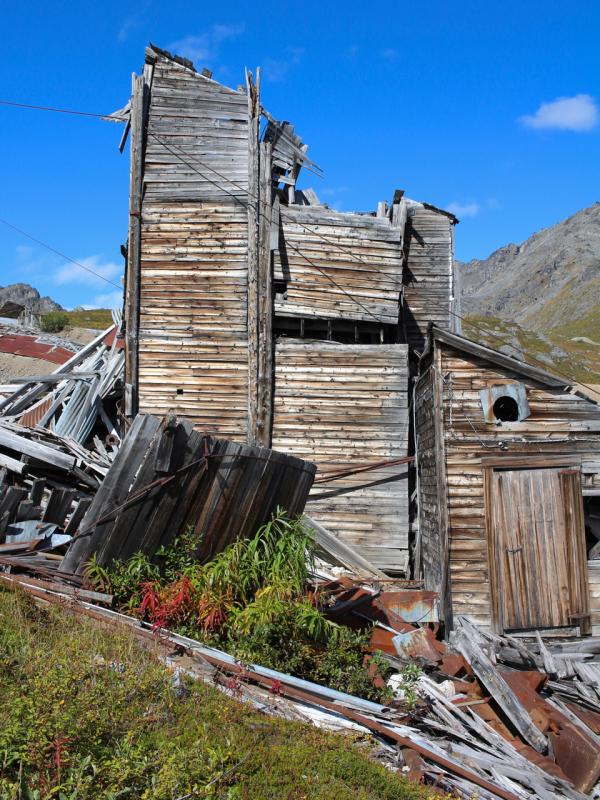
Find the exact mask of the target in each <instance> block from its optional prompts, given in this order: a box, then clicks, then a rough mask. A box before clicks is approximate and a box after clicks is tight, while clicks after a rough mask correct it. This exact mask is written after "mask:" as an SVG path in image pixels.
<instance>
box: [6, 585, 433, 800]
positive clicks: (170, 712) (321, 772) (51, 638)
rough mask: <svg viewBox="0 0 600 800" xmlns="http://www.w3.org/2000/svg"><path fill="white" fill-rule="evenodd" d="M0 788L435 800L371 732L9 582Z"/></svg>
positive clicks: (41, 795)
mask: <svg viewBox="0 0 600 800" xmlns="http://www.w3.org/2000/svg"><path fill="white" fill-rule="evenodd" d="M0 692H1V697H2V702H1V703H0V797H2V798H3V800H50V799H51V798H52V799H53V800H116V799H117V798H127V799H129V800H138V798H139V799H140V800H150V798H152V800H174V798H184V797H185V798H186V800H194V799H195V798H209V799H211V800H212V799H214V800H216V799H217V798H227V800H234V798H235V799H239V800H246V799H247V800H271V799H272V800H280V799H281V798H286V800H303V799H304V798H307V799H308V798H310V800H331V798H336V800H402V799H406V800H426V798H429V797H433V795H431V794H430V793H428V792H427V791H426V790H425V789H423V788H420V787H417V786H414V785H411V784H409V783H407V782H406V781H405V780H404V779H403V778H401V777H399V776H398V775H397V774H396V773H391V772H388V771H387V770H386V769H385V768H383V767H382V766H380V765H378V764H376V763H374V762H373V761H372V760H370V759H369V757H368V756H369V747H370V745H369V742H368V741H365V740H364V739H362V740H361V739H359V738H358V737H356V736H354V737H352V738H351V737H349V736H342V735H340V734H327V733H324V732H322V731H319V730H318V729H316V728H313V727H312V726H309V725H302V724H300V723H292V722H288V721H286V720H282V719H277V718H273V717H267V716H265V715H263V714H260V713H258V712H256V711H254V710H252V709H251V708H250V707H249V706H245V705H243V704H241V703H238V702H236V701H235V700H233V699H230V698H229V697H226V696H225V695H223V694H222V693H221V692H219V691H218V690H216V689H214V688H212V687H210V686H206V685H204V684H200V683H194V682H191V681H187V680H186V679H185V678H184V679H182V680H180V681H174V679H173V676H172V674H171V673H170V672H169V671H168V670H167V669H166V668H165V667H164V666H162V664H161V663H160V662H159V661H158V660H157V659H156V657H155V656H154V654H153V653H152V652H149V651H148V650H147V649H145V648H144V649H143V648H141V647H139V646H138V645H137V643H136V642H135V640H134V639H133V638H132V636H131V634H130V633H129V632H127V631H126V630H125V629H123V630H119V629H117V630H115V629H111V630H108V629H105V628H104V627H99V626H97V625H94V624H92V623H91V622H90V621H89V620H86V619H82V618H78V617H76V616H75V615H73V614H72V612H69V611H68V610H67V609H64V608H55V607H50V608H44V609H41V608H38V607H36V606H35V605H34V604H33V602H32V601H31V599H30V598H29V597H27V596H26V595H23V594H22V593H21V592H19V591H8V590H0Z"/></svg>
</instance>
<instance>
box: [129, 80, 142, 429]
mask: <svg viewBox="0 0 600 800" xmlns="http://www.w3.org/2000/svg"><path fill="white" fill-rule="evenodd" d="M143 109H144V79H143V78H142V77H138V76H137V75H135V73H134V75H133V76H132V81H131V139H130V142H131V144H130V148H131V158H130V167H129V237H128V247H127V273H126V284H125V345H126V347H125V416H126V417H128V418H129V419H132V418H133V417H134V416H135V415H136V413H137V407H138V347H139V321H140V252H141V247H140V245H141V216H142V176H143V163H142V154H143V116H144V114H143Z"/></svg>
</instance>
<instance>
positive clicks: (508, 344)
mask: <svg viewBox="0 0 600 800" xmlns="http://www.w3.org/2000/svg"><path fill="white" fill-rule="evenodd" d="M147 133H148V135H149V136H152V137H153V138H154V139H156V140H157V141H158V142H159V144H161V145H162V146H163V147H165V148H166V149H168V150H169V151H170V152H171V153H172V154H173V155H174V156H175V157H176V158H179V159H180V160H181V161H183V163H185V164H186V165H187V166H188V167H190V169H192V170H193V171H194V172H196V173H197V174H198V175H200V176H201V177H203V178H205V179H206V180H208V181H209V183H212V184H213V186H216V187H217V188H219V189H221V191H223V192H225V194H227V195H229V196H230V197H232V198H234V199H235V200H236V201H238V202H240V203H241V204H242V205H243V206H244V207H245V208H252V209H253V210H254V211H256V213H257V214H258V216H259V217H263V219H265V220H266V217H265V216H264V214H262V213H261V211H260V210H259V209H258V208H257V207H256V206H255V205H253V204H252V203H250V202H249V201H248V202H247V203H245V202H244V201H243V200H241V199H240V198H239V197H238V196H237V195H234V194H233V193H232V192H228V191H227V189H225V188H224V187H223V186H222V185H220V184H219V183H217V182H216V181H213V180H211V179H210V178H209V177H208V176H206V175H204V174H203V173H201V172H200V171H199V170H197V169H195V168H194V167H193V166H192V165H191V164H190V163H189V162H188V161H186V160H185V159H184V158H183V157H182V156H180V155H179V154H178V153H176V152H175V151H174V150H173V149H172V148H171V147H170V145H167V144H166V143H165V142H163V141H162V140H161V138H160V137H159V136H157V135H156V134H154V133H150V131H147ZM197 163H200V164H201V165H202V166H204V167H205V168H207V169H209V170H210V171H211V172H214V173H215V174H216V175H218V176H219V177H221V178H223V179H224V180H226V181H228V182H229V183H231V184H232V185H233V186H234V187H236V188H238V189H240V190H241V191H243V192H246V191H247V190H246V189H244V188H243V187H241V186H240V185H239V184H236V183H235V182H234V181H232V180H231V179H230V178H227V176H225V175H221V173H219V172H217V170H215V169H213V168H212V167H210V166H209V165H208V164H205V163H204V162H202V161H199V160H197ZM268 222H270V220H268ZM297 224H298V225H300V226H301V227H303V228H304V229H305V230H307V231H308V232H309V233H314V234H315V235H317V236H319V238H321V239H323V240H324V241H326V242H327V243H328V244H330V245H331V246H332V247H334V248H338V249H341V246H340V245H339V244H338V243H337V242H334V241H332V240H330V239H328V238H327V237H325V236H322V235H321V234H318V232H317V231H311V230H310V228H308V227H307V226H306V225H303V224H302V223H299V222H297ZM287 246H288V247H291V248H292V250H294V251H295V252H296V253H297V254H298V255H299V256H300V257H301V258H303V259H304V260H305V261H307V262H308V263H309V264H310V265H311V266H313V267H314V268H315V269H317V270H319V272H321V273H322V274H323V275H324V276H325V277H326V278H328V279H329V280H330V281H331V282H332V283H333V284H334V285H335V286H337V287H338V289H340V290H341V291H342V292H344V294H346V295H347V296H348V297H350V299H351V300H352V301H353V302H354V303H357V304H358V305H360V306H361V308H363V309H364V310H365V311H367V312H368V313H369V315H370V316H372V317H373V318H374V319H375V320H377V322H378V323H380V324H381V320H380V319H379V318H378V317H375V315H374V314H373V313H372V312H371V311H369V309H367V308H366V306H364V305H363V304H362V303H361V302H360V301H359V300H357V299H356V298H355V297H353V296H352V295H351V294H350V293H349V292H347V291H346V290H345V289H343V288H342V287H341V286H340V285H339V284H338V283H337V282H336V281H335V280H334V279H333V278H332V277H331V275H329V274H328V273H326V272H325V271H324V270H322V269H321V268H320V267H319V266H318V265H317V264H315V263H314V262H313V261H311V260H310V259H309V258H308V257H307V256H305V255H304V253H302V252H301V251H300V250H298V249H297V248H296V247H294V245H292V244H290V243H287ZM354 258H355V260H357V261H359V262H360V263H366V262H363V261H362V259H360V258H359V257H358V256H354ZM370 271H371V272H376V273H377V274H378V275H386V276H387V277H389V278H391V279H392V280H394V281H396V280H397V276H393V275H391V274H390V273H388V272H384V271H382V270H370ZM430 303H431V305H433V306H434V307H437V308H439V309H440V310H442V311H444V312H447V313H448V314H449V315H450V316H452V317H455V318H456V319H459V320H461V322H465V323H466V324H467V325H471V327H473V328H475V330H477V331H479V332H480V333H483V334H484V335H486V336H490V337H491V338H493V339H496V340H497V341H498V342H500V343H501V344H502V345H503V346H505V347H510V348H511V349H512V350H514V351H515V352H516V353H517V354H518V355H519V356H520V357H521V354H522V351H521V350H520V349H519V348H518V347H516V346H515V345H513V344H512V343H511V342H508V341H505V340H504V339H502V338H501V337H500V336H497V335H496V334H493V333H492V332H491V331H489V330H486V329H485V328H481V327H479V326H478V325H476V324H475V323H473V322H471V321H470V320H467V319H466V318H465V317H463V316H462V315H461V314H457V313H456V312H455V311H452V310H451V309H450V308H442V306H441V304H436V303H435V302H431V301H430ZM529 359H530V360H531V361H533V362H534V364H536V365H537V366H538V367H541V369H543V370H544V372H547V371H548V368H547V365H546V364H544V363H543V362H542V361H539V360H538V359H536V358H535V357H534V356H532V355H530V354H529ZM520 360H521V359H520ZM523 360H524V359H523ZM525 363H527V362H525ZM553 371H554V372H555V373H556V374H557V375H559V376H560V377H561V378H565V380H566V381H567V382H568V383H569V384H570V385H572V384H579V385H580V386H583V387H585V388H586V389H588V390H589V391H591V392H592V393H594V392H595V390H594V389H593V388H592V387H591V386H588V385H587V384H585V383H583V382H581V381H576V380H575V378H573V377H572V376H570V375H567V374H566V373H564V372H561V371H560V370H559V369H556V368H554V370H553Z"/></svg>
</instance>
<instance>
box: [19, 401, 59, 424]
mask: <svg viewBox="0 0 600 800" xmlns="http://www.w3.org/2000/svg"><path fill="white" fill-rule="evenodd" d="M53 402H54V396H53V395H48V397H46V398H44V399H43V400H42V401H41V402H40V403H38V405H34V406H33V407H32V408H30V409H29V410H28V411H26V412H25V413H24V414H23V415H22V416H21V417H20V418H19V424H21V425H25V427H26V428H35V426H36V425H37V424H38V422H39V421H40V420H41V419H42V417H43V416H44V414H45V413H46V411H48V409H49V408H50V406H51V405H52V403H53Z"/></svg>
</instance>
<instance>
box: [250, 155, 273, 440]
mask: <svg viewBox="0 0 600 800" xmlns="http://www.w3.org/2000/svg"><path fill="white" fill-rule="evenodd" d="M259 158H260V162H259V163H260V167H259V215H258V297H257V306H258V342H257V344H258V365H257V366H258V374H257V387H256V390H257V392H256V393H257V414H256V429H255V430H254V431H253V441H254V444H262V445H263V446H264V447H269V446H270V445H271V429H272V426H273V268H272V257H271V218H272V214H273V190H272V181H271V169H272V165H271V144H270V142H262V143H261V145H260V149H259Z"/></svg>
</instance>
